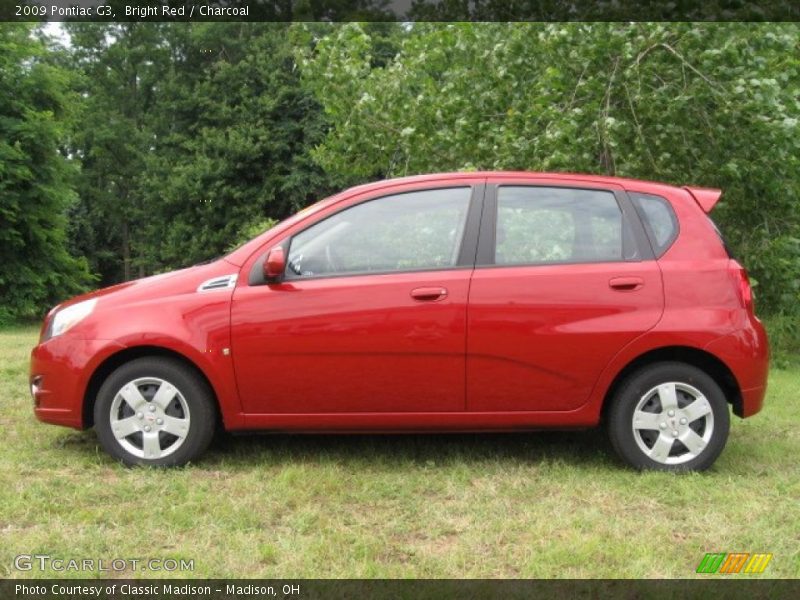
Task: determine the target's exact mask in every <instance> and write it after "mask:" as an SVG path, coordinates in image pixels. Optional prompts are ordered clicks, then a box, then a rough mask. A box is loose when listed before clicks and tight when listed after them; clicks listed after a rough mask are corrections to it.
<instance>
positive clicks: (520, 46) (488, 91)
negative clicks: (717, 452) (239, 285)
mask: <svg viewBox="0 0 800 600" xmlns="http://www.w3.org/2000/svg"><path fill="white" fill-rule="evenodd" d="M799 40H800V28H799V27H798V25H797V24H747V23H726V24H698V23H658V24H648V23H636V24H623V23H568V24H544V23H458V24H420V23H418V24H415V25H413V26H412V27H411V28H410V31H409V33H408V35H407V36H406V37H405V39H403V41H402V44H401V46H400V50H399V52H398V54H397V55H396V56H395V57H394V59H393V60H391V61H390V62H389V63H388V64H386V65H385V66H378V67H376V66H375V65H374V64H373V60H372V57H373V53H374V41H373V39H372V36H370V35H369V33H368V32H367V31H365V30H364V28H363V27H361V26H360V25H358V24H348V25H345V26H341V27H338V28H336V29H335V30H333V31H332V32H331V33H330V35H328V36H327V37H325V38H324V39H321V40H320V41H319V43H318V44H316V46H315V48H314V51H313V52H306V53H305V54H304V56H303V57H302V63H301V64H302V66H303V71H304V81H305V83H306V85H307V86H308V87H309V89H311V90H313V91H314V93H315V94H316V97H317V98H318V99H319V101H320V102H321V104H322V105H323V106H324V108H325V113H326V116H327V117H328V119H329V120H330V123H331V129H330V131H329V133H328V135H327V137H326V139H325V141H324V143H323V144H321V145H320V146H319V147H318V148H316V149H315V151H314V157H315V159H316V160H317V161H318V162H319V163H320V164H321V165H322V166H323V167H324V168H325V169H326V171H327V172H328V173H329V174H331V176H333V177H337V178H338V179H340V180H342V181H347V182H356V181H361V180H366V179H372V178H377V177H383V176H387V175H406V174H414V173H423V172H430V171H447V170H463V169H466V170H471V169H527V170H533V171H578V172H589V173H605V174H614V175H619V176H630V177H638V178H644V179H654V180H659V181H666V182H671V183H675V184H679V185H685V184H689V183H692V184H696V185H706V186H713V187H720V188H722V189H723V190H725V196H724V202H723V203H721V206H720V207H719V208H718V209H717V211H716V212H715V218H717V219H718V220H719V221H720V224H721V226H722V228H723V230H724V231H725V233H726V236H727V238H728V240H729V242H730V243H731V245H732V246H733V248H734V250H735V251H736V253H737V254H738V255H740V256H741V257H742V258H743V261H744V262H745V263H746V265H747V266H748V267H749V268H750V269H751V271H752V273H753V274H754V277H755V279H756V280H758V282H759V287H758V297H759V303H760V305H761V306H762V308H764V309H766V310H768V311H776V310H781V309H786V310H796V306H797V305H798V302H800V252H799V251H798V250H800V248H798V240H800V203H799V202H798V200H800V176H798V173H800V101H798V98H800V53H798V43H799Z"/></svg>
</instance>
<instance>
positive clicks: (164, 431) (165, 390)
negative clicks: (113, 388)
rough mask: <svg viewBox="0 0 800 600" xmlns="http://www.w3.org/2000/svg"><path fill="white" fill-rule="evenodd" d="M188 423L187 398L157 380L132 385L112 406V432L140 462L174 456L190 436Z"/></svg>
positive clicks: (141, 380)
mask: <svg viewBox="0 0 800 600" xmlns="http://www.w3.org/2000/svg"><path fill="white" fill-rule="evenodd" d="M189 419H190V417H189V405H188V404H187V403H186V398H184V397H183V394H181V393H180V391H179V390H178V389H177V388H176V387H175V386H173V385H172V384H171V383H170V382H168V381H165V380H163V379H159V378H158V377H142V378H139V379H134V380H133V381H129V382H128V383H126V384H125V385H124V386H122V388H121V389H120V390H119V391H118V392H117V395H116V396H115V397H114V400H113V402H112V403H111V414H110V422H111V432H112V433H113V434H114V437H115V438H117V442H119V444H120V446H122V447H123V448H124V449H125V451H126V452H129V453H131V454H133V455H134V456H138V457H139V458H148V459H150V458H152V459H155V458H163V457H165V456H169V455H170V454H172V453H173V452H175V451H176V450H177V449H178V448H180V447H181V445H182V444H183V442H184V441H185V440H186V436H187V435H188V433H189V424H190V420H189Z"/></svg>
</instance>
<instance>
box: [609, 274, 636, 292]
mask: <svg viewBox="0 0 800 600" xmlns="http://www.w3.org/2000/svg"><path fill="white" fill-rule="evenodd" d="M608 286H609V287H610V288H611V289H612V290H617V291H619V292H633V291H635V290H638V289H640V288H641V287H642V286H644V279H642V278H641V277H612V278H611V279H609V280H608Z"/></svg>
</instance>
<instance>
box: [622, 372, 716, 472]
mask: <svg viewBox="0 0 800 600" xmlns="http://www.w3.org/2000/svg"><path fill="white" fill-rule="evenodd" d="M611 402H612V405H611V409H610V411H609V415H608V432H609V436H610V438H611V443H612V445H613V446H614V449H615V450H616V451H617V453H618V454H619V455H620V457H621V458H622V459H623V460H624V461H625V462H627V463H628V464H630V465H631V466H633V467H634V468H637V469H652V470H660V471H703V470H705V469H707V468H709V467H710V466H711V465H712V464H713V463H714V461H715V460H716V459H717V457H718V456H719V455H720V453H721V452H722V449H723V448H724V447H725V442H726V441H727V439H728V428H729V426H730V417H729V415H728V404H727V402H726V400H725V395H724V394H723V392H722V390H721V389H720V387H719V385H717V383H716V382H715V381H714V379H712V378H711V377H710V376H709V375H708V374H707V373H705V372H704V371H702V370H700V369H698V368H697V367H693V366H691V365H688V364H684V363H677V362H669V363H658V364H654V365H650V366H647V367H644V368H642V369H640V370H639V371H637V372H635V373H634V374H633V375H631V376H630V377H628V379H627V380H626V381H625V382H624V383H623V384H622V385H621V386H620V388H619V390H618V391H617V393H616V394H615V396H614V398H612V399H611Z"/></svg>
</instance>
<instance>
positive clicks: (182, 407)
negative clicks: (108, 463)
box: [94, 357, 218, 467]
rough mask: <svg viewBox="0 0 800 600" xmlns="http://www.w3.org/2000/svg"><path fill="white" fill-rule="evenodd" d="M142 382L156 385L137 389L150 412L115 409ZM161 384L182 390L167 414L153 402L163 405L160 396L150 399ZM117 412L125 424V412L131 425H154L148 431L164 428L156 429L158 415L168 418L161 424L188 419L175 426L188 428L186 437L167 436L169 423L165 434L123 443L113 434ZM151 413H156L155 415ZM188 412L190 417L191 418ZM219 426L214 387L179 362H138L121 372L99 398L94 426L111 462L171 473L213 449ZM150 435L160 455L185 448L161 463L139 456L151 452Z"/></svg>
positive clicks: (141, 433)
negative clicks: (146, 422)
mask: <svg viewBox="0 0 800 600" xmlns="http://www.w3.org/2000/svg"><path fill="white" fill-rule="evenodd" d="M142 380H153V383H151V384H147V383H143V384H142V383H140V384H139V386H141V387H139V386H137V390H138V391H139V392H140V394H141V396H142V398H143V399H144V400H146V401H147V402H146V403H145V404H143V405H142V406H144V407H146V408H145V409H144V410H142V411H138V412H137V411H136V410H133V409H132V408H131V406H130V405H129V404H128V403H126V402H123V401H122V400H119V401H118V402H117V404H116V405H115V398H116V397H117V395H118V394H120V397H122V394H121V392H122V391H123V388H126V389H128V390H129V389H130V387H129V384H131V383H132V382H134V381H142ZM157 380H163V381H164V382H167V383H169V384H170V385H171V386H173V387H174V388H175V389H176V390H177V394H174V395H173V396H172V400H171V401H170V403H169V404H168V405H167V408H166V409H165V410H164V411H161V407H160V405H157V403H156V402H153V399H156V400H157V398H155V397H154V396H153V397H151V398H148V397H147V396H148V393H150V390H157V389H159V388H158V385H159V384H158V383H157ZM165 389H166V388H165ZM168 395H169V394H168V393H165V397H167V396H168ZM137 398H138V396H137ZM151 405H157V406H151ZM112 410H114V411H116V418H119V419H121V418H123V417H124V416H125V411H127V413H128V414H129V416H130V418H131V419H133V418H134V417H137V418H139V419H141V418H142V416H144V417H145V418H146V419H150V421H149V422H150V425H147V427H152V428H153V429H154V428H156V427H162V426H161V425H159V426H157V425H156V424H155V416H156V415H159V414H160V415H161V416H163V419H159V421H160V422H162V423H163V422H164V421H169V418H168V417H169V416H170V415H174V417H173V418H176V419H185V420H183V421H173V422H180V423H185V424H186V425H185V426H184V427H185V429H182V431H183V432H184V433H182V434H181V435H179V436H177V435H173V434H172V433H169V432H168V431H167V430H166V427H167V425H169V423H167V425H163V427H164V430H163V433H162V432H160V431H159V432H153V433H151V434H145V433H144V431H143V430H142V431H136V432H134V433H132V434H131V435H130V436H128V437H125V438H123V440H122V441H120V440H118V439H117V437H115V435H114V432H113V431H112V423H111V421H112ZM149 410H152V411H153V414H152V415H151V414H150V412H149ZM157 411H158V412H157ZM175 411H177V412H175ZM186 412H188V415H187V414H186ZM217 421H218V419H217V410H216V402H215V400H214V394H213V393H212V391H211V390H210V389H209V386H208V384H207V383H206V382H205V381H204V380H203V378H202V377H201V376H200V375H198V374H197V373H196V372H195V371H194V370H193V369H192V368H191V367H188V366H187V365H185V364H183V363H182V362H180V361H178V360H175V359H171V358H164V357H144V358H137V359H135V360H132V361H131V362H128V363H125V364H124V365H122V366H121V367H119V368H118V369H117V370H115V371H114V372H113V373H111V375H109V376H108V378H107V379H106V380H105V382H103V385H102V386H101V387H100V391H99V392H98V393H97V398H96V401H95V405H94V425H95V430H96V431H97V437H98V439H99V440H100V444H101V445H102V446H103V448H104V449H105V450H106V452H108V453H109V454H110V455H111V456H113V457H114V458H116V459H118V460H120V461H122V462H123V463H125V464H126V465H128V466H135V465H152V466H160V467H171V466H179V465H184V464H186V463H187V462H189V461H192V460H195V459H196V458H197V457H199V456H200V455H201V454H202V453H203V452H204V451H205V450H206V448H208V445H209V444H210V443H211V440H212V438H213V437H214V431H215V428H216V425H217ZM142 423H144V421H142ZM142 427H144V425H142ZM148 431H150V429H148ZM145 435H150V436H153V435H154V436H156V439H157V440H158V441H157V442H153V443H157V444H158V448H157V450H156V452H157V453H161V452H167V451H168V450H169V449H170V448H172V447H173V445H174V444H176V443H177V442H180V443H177V446H175V448H174V449H173V450H171V451H170V453H168V454H166V455H165V456H160V457H158V458H149V457H145V456H140V455H137V454H135V453H134V452H136V451H140V452H142V453H144V452H145V447H144V441H143V440H144V438H143V436H145ZM137 436H138V437H137ZM137 440H139V444H140V448H137V447H136V443H137ZM170 441H172V444H171V445H169V446H168V447H166V448H164V450H163V451H162V449H161V448H162V447H164V446H165V445H167V443H168V442H170Z"/></svg>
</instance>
